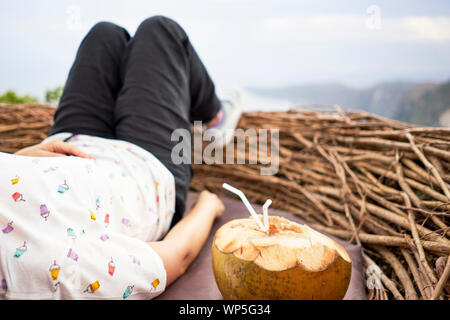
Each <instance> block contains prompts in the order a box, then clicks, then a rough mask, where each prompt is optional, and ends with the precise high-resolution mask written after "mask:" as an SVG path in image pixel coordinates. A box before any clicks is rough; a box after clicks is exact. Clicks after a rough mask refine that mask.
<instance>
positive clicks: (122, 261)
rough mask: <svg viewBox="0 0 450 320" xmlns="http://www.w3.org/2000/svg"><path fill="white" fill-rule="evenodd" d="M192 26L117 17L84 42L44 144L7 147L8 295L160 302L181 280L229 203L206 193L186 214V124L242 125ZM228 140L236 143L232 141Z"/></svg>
mask: <svg viewBox="0 0 450 320" xmlns="http://www.w3.org/2000/svg"><path fill="white" fill-rule="evenodd" d="M239 116H240V106H239V104H238V103H237V102H236V101H235V100H233V99H231V100H227V101H224V100H222V101H219V99H218V98H217V96H216V94H215V90H214V85H213V83H212V81H211V79H210V77H209V75H208V73H207V71H206V69H205V67H204V66H203V64H202V62H201V61H200V59H199V57H198V56H197V54H196V52H195V51H194V49H193V47H192V45H191V44H190V42H189V40H188V37H187V35H186V34H185V32H184V31H183V29H182V28H181V27H180V26H179V25H178V24H176V23H175V22H174V21H172V20H170V19H168V18H165V17H161V16H158V17H152V18H149V19H147V20H145V21H144V22H143V23H142V24H141V25H140V26H139V28H138V29H137V31H136V33H135V35H134V37H130V35H129V34H128V32H127V31H126V30H125V29H123V28H121V27H119V26H117V25H115V24H112V23H107V22H101V23H98V24H96V25H95V26H94V27H93V28H92V29H91V30H90V31H89V33H88V34H87V35H86V37H85V38H84V39H83V41H82V43H81V45H80V47H79V49H78V53H77V56H76V59H75V62H74V64H73V66H72V68H71V70H70V73H69V76H68V79H67V82H66V85H65V88H64V92H63V96H62V98H61V101H60V103H59V106H58V108H57V110H56V113H55V119H54V120H55V121H54V125H53V127H52V128H51V130H50V134H49V137H48V138H47V139H45V140H44V141H43V142H42V143H41V144H39V145H35V146H32V147H28V148H25V149H22V150H20V151H18V152H17V153H16V154H7V153H0V168H1V169H0V181H1V183H0V229H1V232H0V282H1V286H0V296H1V297H3V298H7V299H150V298H153V297H155V296H157V295H159V294H161V293H162V292H163V291H164V290H165V288H166V287H167V286H168V285H170V284H171V283H172V282H173V281H174V280H175V279H177V278H178V277H179V276H180V275H182V274H183V273H184V272H185V270H186V269H187V267H188V266H189V264H190V263H191V262H192V261H193V259H194V258H195V257H196V256H197V254H198V253H199V251H200V249H201V248H202V246H203V245H204V243H205V241H206V239H207V237H208V235H209V233H210V230H211V226H212V224H213V221H214V219H215V218H216V217H218V216H220V215H222V213H223V212H224V206H223V204H222V202H221V201H220V200H219V198H218V197H217V196H216V195H214V194H212V193H209V192H207V191H204V192H202V193H201V194H200V195H199V198H198V200H197V203H196V204H195V205H194V206H193V208H192V209H191V210H190V211H189V212H188V213H186V214H184V211H185V202H186V196H187V190H188V187H189V183H190V180H191V175H192V169H191V167H190V165H189V164H175V163H174V162H173V161H172V159H171V151H172V148H173V147H174V145H175V144H176V143H178V142H177V141H171V133H172V132H173V131H174V130H175V129H179V128H181V129H186V130H190V124H191V122H192V121H194V120H198V121H202V122H203V123H204V124H205V126H206V127H208V128H209V127H214V128H217V129H218V130H226V129H233V128H234V126H235V125H236V123H237V120H238V118H239ZM219 142H220V143H226V139H225V138H224V139H223V140H222V141H219Z"/></svg>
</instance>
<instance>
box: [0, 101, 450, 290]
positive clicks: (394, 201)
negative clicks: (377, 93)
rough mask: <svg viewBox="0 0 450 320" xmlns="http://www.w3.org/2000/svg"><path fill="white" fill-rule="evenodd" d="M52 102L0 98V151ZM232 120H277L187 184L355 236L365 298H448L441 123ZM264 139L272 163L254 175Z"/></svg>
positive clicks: (39, 135)
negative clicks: (274, 156)
mask: <svg viewBox="0 0 450 320" xmlns="http://www.w3.org/2000/svg"><path fill="white" fill-rule="evenodd" d="M54 110H55V109H54V108H52V107H49V106H36V105H31V106H30V105H29V106H10V105H9V106H8V105H0V111H1V112H0V151H4V152H14V151H16V150H18V149H20V148H23V147H26V146H28V145H31V144H35V143H39V142H40V141H41V140H42V139H43V138H45V137H46V134H47V132H48V130H49V128H50V125H51V123H52V117H53V112H54ZM238 127H239V128H242V129H243V130H247V129H255V130H258V129H278V130H279V139H277V140H278V141H275V139H274V140H273V141H271V138H270V134H269V135H268V150H267V151H268V152H266V150H261V149H259V148H258V147H257V144H256V145H255V143H247V144H246V145H245V147H244V148H240V147H239V144H238V143H237V140H236V141H235V142H236V143H235V144H234V147H233V148H232V152H231V159H234V162H233V164H219V163H215V164H209V165H208V164H206V163H202V164H194V165H193V169H194V178H193V180H192V183H191V189H192V190H194V191H201V190H203V189H208V190H210V191H212V192H215V193H217V194H220V195H224V196H230V193H228V192H226V191H225V190H224V189H223V188H222V183H223V182H227V183H229V184H231V185H233V186H235V187H237V188H239V189H241V190H242V191H244V192H245V194H246V195H247V197H248V198H249V200H250V201H252V202H254V203H259V204H263V203H264V202H265V201H266V200H267V199H268V198H270V199H272V201H273V203H272V207H274V208H277V209H282V210H286V211H289V212H292V213H294V214H297V215H299V216H300V217H301V218H303V219H304V220H305V221H307V222H308V223H309V224H310V225H311V226H312V227H314V228H316V229H317V230H319V231H322V232H326V233H328V234H331V235H334V236H336V237H339V238H341V239H344V240H346V241H349V242H353V243H356V244H359V245H360V246H361V247H362V250H363V260H364V269H365V270H364V271H365V274H366V280H367V284H368V286H367V290H368V295H369V298H371V299H448V298H449V294H450V282H449V281H448V279H449V276H450V260H449V255H450V240H449V236H450V228H449V215H450V129H443V128H430V127H416V126H412V125H408V124H405V123H401V122H397V121H392V120H388V119H385V118H381V117H378V116H375V115H372V114H368V113H363V112H343V111H342V110H340V109H338V108H335V109H333V110H302V109H295V110H291V111H288V112H249V113H244V114H243V116H242V117H241V120H240V122H239V124H238ZM247 138H248V137H247ZM249 140H250V138H248V139H247V142H250V141H249ZM207 144H208V143H205V145H204V146H206V145H207ZM271 146H272V147H273V146H275V148H276V150H278V153H279V169H278V172H277V173H276V174H274V175H261V168H263V167H269V166H270V164H267V160H268V158H270V155H271V152H274V151H273V150H275V149H272V148H271ZM255 152H256V154H257V159H258V161H257V163H255V162H254V161H253V164H251V163H252V161H250V160H251V159H254V156H255ZM223 155H224V156H223V159H225V155H227V156H229V155H230V148H229V146H228V147H227V148H226V149H224V150H223ZM224 162H225V161H224ZM227 162H228V163H229V159H228V161H227ZM237 163H242V164H237ZM262 163H266V164H262Z"/></svg>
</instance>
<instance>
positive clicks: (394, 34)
mask: <svg viewBox="0 0 450 320" xmlns="http://www.w3.org/2000/svg"><path fill="white" fill-rule="evenodd" d="M160 14H161V15H166V16H168V17H170V18H172V19H174V20H176V21H177V22H178V23H180V24H181V25H182V26H183V28H184V29H185V30H186V31H187V33H188V35H189V37H190V39H191V41H192V43H193V44H194V47H195V48H196V50H197V52H198V54H199V55H200V57H201V58H202V59H203V62H204V64H205V65H206V67H207V69H208V71H209V73H210V75H211V77H212V78H213V80H214V81H215V83H216V86H217V87H218V88H219V89H222V88H228V87H230V86H238V87H240V88H241V89H242V90H243V93H244V108H245V110H248V111H250V110H286V109H288V108H290V107H293V106H296V105H299V104H326V105H334V104H338V105H340V106H341V107H342V108H344V109H359V110H365V111H369V112H372V113H376V114H379V115H382V116H385V117H389V118H392V119H397V120H402V121H407V122H411V123H416V124H421V125H431V126H448V127H450V1H448V0H446V1H445V0H440V1H439V0H428V1H418V0H409V1H404V0H396V1H384V0H383V1H382V0H379V1H364V0H352V1H350V0H335V1H327V2H326V3H325V1H320V2H319V1H309V0H202V1H201V0H190V1H181V0H178V1H175V0H152V1H137V0H128V1H118V0H108V1H92V0H91V1H87V0H86V1H75V0H73V1H64V0H60V1H44V0H41V1H31V0H28V1H27V0H22V1H13V0H1V2H0V70H1V75H0V101H4V102H26V101H39V102H49V103H53V104H56V103H57V101H58V98H59V95H60V93H61V88H62V87H63V86H64V82H65V79H66V76H67V73H68V71H69V68H70V66H71V64H72V62H73V59H74V57H75V54H76V50H77V48H78V45H79V44H80V42H81V40H82V39H83V37H84V35H85V34H86V33H87V32H88V30H89V29H90V28H91V27H92V26H93V25H94V24H95V23H97V22H99V21H111V22H115V23H117V24H119V25H121V26H123V27H125V28H126V29H127V30H128V31H129V32H130V34H133V33H134V32H135V30H136V28H137V27H138V25H139V23H140V22H141V21H142V20H144V19H145V18H147V17H149V16H153V15H160Z"/></svg>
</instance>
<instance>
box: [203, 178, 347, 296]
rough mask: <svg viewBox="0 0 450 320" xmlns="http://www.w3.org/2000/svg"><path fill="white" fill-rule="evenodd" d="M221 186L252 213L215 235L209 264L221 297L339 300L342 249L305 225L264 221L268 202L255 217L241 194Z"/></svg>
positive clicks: (343, 278) (343, 268)
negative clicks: (235, 196)
mask: <svg viewBox="0 0 450 320" xmlns="http://www.w3.org/2000/svg"><path fill="white" fill-rule="evenodd" d="M224 187H225V188H226V189H228V190H230V191H232V192H234V193H236V194H238V195H239V196H240V197H241V199H242V200H243V202H244V204H245V205H246V206H247V208H248V209H249V211H250V213H251V217H250V218H243V219H235V220H232V221H230V222H228V223H226V224H224V225H223V226H222V227H220V228H219V230H217V232H216V234H215V236H214V240H213V244H212V266H213V271H214V277H215V279H216V283H217V286H218V288H219V290H220V292H221V293H222V296H223V297H224V298H225V299H239V300H264V299H271V300H275V299H282V300H288V299H295V300H312V299H326V300H336V299H342V298H343V297H344V295H345V293H346V292H347V288H348V285H349V283H350V275H351V266H352V264H351V259H350V257H349V255H348V253H347V252H346V250H345V249H344V248H343V247H342V246H341V245H339V244H338V243H337V242H335V241H334V240H332V239H331V238H329V237H327V236H325V235H323V234H321V233H319V232H317V231H315V230H313V229H311V228H310V227H308V226H307V225H302V224H298V223H295V222H293V221H290V220H288V219H286V218H282V217H278V216H270V217H269V216H268V214H267V207H268V203H269V204H270V202H267V203H266V205H265V208H263V209H265V210H264V215H257V214H256V213H255V212H254V210H253V208H250V207H251V206H250V204H249V203H248V200H246V198H245V195H243V193H241V192H240V193H239V192H238V191H239V190H237V189H235V188H232V187H231V186H229V185H226V184H224ZM230 187H231V188H230ZM244 198H245V200H244Z"/></svg>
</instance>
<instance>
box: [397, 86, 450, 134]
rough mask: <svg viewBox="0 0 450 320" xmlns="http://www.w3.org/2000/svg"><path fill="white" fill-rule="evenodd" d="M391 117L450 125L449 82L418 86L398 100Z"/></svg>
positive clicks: (425, 123) (422, 122) (423, 123)
mask: <svg viewBox="0 0 450 320" xmlns="http://www.w3.org/2000/svg"><path fill="white" fill-rule="evenodd" d="M393 117H394V118H395V119H397V120H401V121H405V122H411V123H417V124H422V125H425V126H446V127H450V82H447V83H444V84H441V85H420V86H418V87H417V88H415V89H414V90H412V91H411V92H409V93H408V94H406V95H405V96H404V97H403V98H402V99H401V100H400V101H399V103H398V106H397V108H396V112H395V113H394V115H393Z"/></svg>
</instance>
